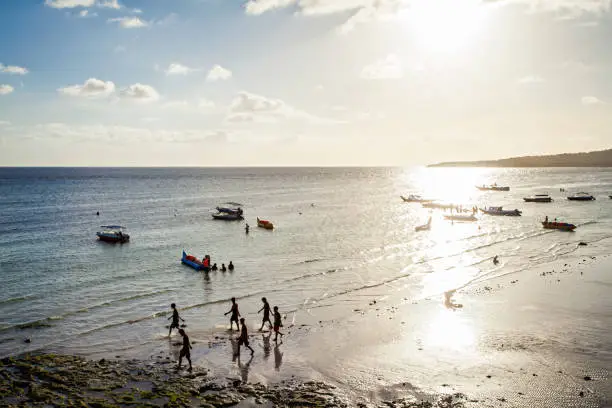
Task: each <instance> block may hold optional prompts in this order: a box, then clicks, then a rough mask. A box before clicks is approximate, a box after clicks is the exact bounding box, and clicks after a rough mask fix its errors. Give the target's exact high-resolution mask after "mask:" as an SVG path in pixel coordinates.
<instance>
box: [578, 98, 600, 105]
mask: <svg viewBox="0 0 612 408" xmlns="http://www.w3.org/2000/svg"><path fill="white" fill-rule="evenodd" d="M581 102H582V104H583V105H586V106H590V105H603V104H605V102H604V101H602V100H601V99H599V98H597V97H595V96H583V97H582V99H581Z"/></svg>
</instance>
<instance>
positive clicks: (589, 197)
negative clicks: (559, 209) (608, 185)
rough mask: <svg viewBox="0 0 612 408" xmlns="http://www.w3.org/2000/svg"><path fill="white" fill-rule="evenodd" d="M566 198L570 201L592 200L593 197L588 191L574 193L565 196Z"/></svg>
mask: <svg viewBox="0 0 612 408" xmlns="http://www.w3.org/2000/svg"><path fill="white" fill-rule="evenodd" d="M567 199H568V200H571V201H593V200H594V199H595V197H593V196H592V195H590V194H589V193H576V194H574V195H571V196H569V197H567Z"/></svg>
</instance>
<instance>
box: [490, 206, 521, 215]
mask: <svg viewBox="0 0 612 408" xmlns="http://www.w3.org/2000/svg"><path fill="white" fill-rule="evenodd" d="M480 211H482V212H483V213H485V214H488V215H505V216H509V217H518V216H520V215H521V212H520V211H519V210H516V209H514V210H504V209H503V208H502V207H489V208H481V209H480Z"/></svg>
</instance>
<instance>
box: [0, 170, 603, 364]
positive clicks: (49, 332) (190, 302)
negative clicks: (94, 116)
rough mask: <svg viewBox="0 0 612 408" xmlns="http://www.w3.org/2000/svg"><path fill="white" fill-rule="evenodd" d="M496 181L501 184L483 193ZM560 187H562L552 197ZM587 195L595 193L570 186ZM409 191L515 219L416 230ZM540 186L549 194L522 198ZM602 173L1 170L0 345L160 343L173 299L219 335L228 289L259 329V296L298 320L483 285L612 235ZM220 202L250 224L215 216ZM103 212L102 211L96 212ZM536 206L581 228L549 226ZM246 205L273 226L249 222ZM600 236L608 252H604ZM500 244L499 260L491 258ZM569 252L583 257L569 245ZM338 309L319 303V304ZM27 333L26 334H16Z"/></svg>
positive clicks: (439, 221) (80, 349)
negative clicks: (510, 212) (119, 238)
mask: <svg viewBox="0 0 612 408" xmlns="http://www.w3.org/2000/svg"><path fill="white" fill-rule="evenodd" d="M493 182H497V183H498V184H500V185H509V186H511V190H510V191H509V192H480V191H478V190H477V189H475V188H474V186H475V185H481V184H490V183H493ZM560 188H565V190H566V191H567V193H561V192H560V191H559V189H560ZM578 191H588V192H590V193H592V194H594V195H596V196H597V201H594V202H586V203H580V202H569V201H567V200H565V199H564V197H565V195H567V194H570V193H573V192H578ZM410 192H416V193H421V194H423V195H424V196H427V197H435V198H438V199H441V200H448V201H453V202H456V203H462V204H464V205H469V206H470V207H471V206H472V205H478V206H479V207H483V206H487V205H503V206H504V207H505V208H507V209H514V208H519V209H522V210H523V216H522V217H491V216H486V215H482V216H480V215H479V217H480V221H479V222H477V223H454V224H452V223H450V222H448V221H445V220H444V219H443V218H442V213H441V212H436V211H434V212H433V213H432V215H433V224H432V230H431V231H428V232H419V233H417V232H414V227H415V226H416V225H419V224H422V223H424V222H425V221H426V219H427V217H428V215H429V210H425V209H422V208H421V206H420V205H418V204H409V203H403V202H402V201H401V200H400V198H399V196H400V195H406V194H408V193H410ZM538 193H550V194H551V195H552V196H553V198H554V199H555V201H554V202H553V203H551V204H537V203H523V201H522V197H524V196H528V195H532V194H538ZM610 193H612V170H608V169H513V170H508V169H423V168H409V169H400V168H351V169H343V168H325V169H318V168H309V169H9V168H3V169H0V214H1V215H0V279H1V280H2V289H3V290H2V293H0V316H1V317H0V356H5V355H9V354H16V353H20V352H23V351H28V350H36V349H40V348H54V349H60V350H62V351H67V352H76V353H82V354H89V353H94V352H95V353H104V352H108V353H115V352H119V351H121V352H123V351H126V352H129V351H130V350H134V349H139V348H151V347H155V345H156V344H159V343H160V342H161V341H162V338H163V336H164V335H167V331H166V330H167V329H166V328H165V325H166V324H167V323H166V320H165V319H166V318H167V317H168V316H169V315H168V311H169V304H170V303H171V302H176V303H177V304H178V306H179V309H181V310H182V311H181V314H182V316H183V317H184V318H185V319H186V320H187V324H188V327H189V328H190V330H198V331H200V332H202V331H206V332H211V333H214V332H217V331H223V330H224V329H223V327H224V325H226V324H227V320H226V319H227V318H226V317H224V316H223V312H225V311H227V310H229V302H228V299H229V298H230V297H232V296H236V297H237V298H239V304H240V310H241V312H242V314H243V316H244V317H245V318H247V320H248V321H249V322H250V325H251V326H253V327H258V323H259V316H258V315H257V314H256V312H257V310H259V308H260V304H261V302H260V300H259V299H260V298H261V297H262V296H267V297H268V299H269V300H270V302H271V304H272V305H279V306H280V308H281V311H283V313H286V314H287V316H288V320H289V321H290V322H292V323H294V324H296V325H299V324H300V322H303V321H306V320H308V319H311V320H312V318H313V317H314V318H315V319H316V320H322V321H329V320H331V319H334V320H342V319H347V318H349V316H350V315H351V313H352V311H353V309H354V308H355V307H357V306H360V305H363V304H364V303H366V304H367V302H368V299H370V298H375V297H380V296H384V295H385V294H388V293H395V292H398V291H401V293H402V295H403V296H406V297H408V298H410V299H416V300H418V299H422V298H425V297H428V296H432V295H439V294H442V293H443V292H445V291H447V290H450V289H456V288H461V287H464V286H465V285H469V284H470V283H480V282H487V281H488V280H490V279H493V278H495V277H496V276H500V275H504V274H511V273H515V272H517V271H522V270H526V269H529V268H532V267H535V266H537V265H541V264H544V263H547V262H550V261H553V260H555V259H558V258H560V257H572V256H574V255H573V253H574V251H576V250H577V248H578V247H577V243H578V242H580V241H585V242H587V243H597V242H607V241H604V240H605V239H606V238H609V237H611V236H612V232H611V231H612V229H611V228H610V227H611V226H612V200H610V199H608V195H609V194H610ZM225 202H238V203H242V204H243V205H244V209H245V215H246V218H247V220H246V221H247V222H248V223H249V224H250V225H251V233H250V234H249V235H246V234H245V233H244V222H223V221H214V220H212V218H211V217H210V211H211V209H212V208H214V207H215V206H216V205H219V204H221V203H225ZM96 211H100V216H96ZM545 215H548V216H549V217H551V218H554V217H558V218H559V219H560V220H564V221H569V222H572V223H575V224H576V225H578V226H579V227H578V229H577V230H576V232H574V233H563V232H558V231H546V230H543V229H542V228H541V225H540V224H539V221H541V220H542V219H543V218H544V216H545ZM256 217H261V218H266V219H270V220H271V221H273V222H274V224H275V226H276V229H275V230H274V231H266V230H262V229H258V228H256V220H255V219H256ZM104 224H122V225H126V226H127V227H128V228H129V232H130V234H131V237H132V240H131V242H130V243H128V244H125V245H110V244H105V243H102V242H98V241H97V240H96V238H95V233H96V231H97V230H99V226H100V225H104ZM183 249H185V250H187V251H188V252H192V253H194V254H195V255H196V256H198V257H202V256H203V255H205V254H210V255H211V257H212V261H213V262H216V263H218V264H219V266H220V265H221V263H222V262H223V263H226V264H227V263H228V262H229V261H230V260H232V261H233V262H234V264H235V265H236V270H235V271H234V272H232V273H230V272H227V273H221V272H214V273H210V274H208V275H206V274H202V273H198V272H195V271H194V270H192V269H190V268H188V267H186V266H184V265H182V264H181V263H180V256H181V251H182V250H183ZM610 249H611V248H609V247H608V244H605V245H602V246H601V252H602V253H610ZM495 255H500V256H501V264H500V265H497V266H495V265H493V263H492V262H491V259H492V257H493V256H495ZM575 256H578V255H575ZM332 304H334V305H341V307H336V308H335V309H334V311H333V313H329V312H326V313H325V314H318V313H317V311H318V310H319V309H321V310H322V309H323V308H324V307H325V306H329V305H332ZM26 337H27V338H31V339H32V343H30V344H26V343H24V342H23V339H24V338H26Z"/></svg>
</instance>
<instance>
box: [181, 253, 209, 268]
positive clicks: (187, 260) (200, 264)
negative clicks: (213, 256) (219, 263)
mask: <svg viewBox="0 0 612 408" xmlns="http://www.w3.org/2000/svg"><path fill="white" fill-rule="evenodd" d="M181 262H182V263H183V264H185V265H187V266H191V267H192V268H193V269H195V270H196V271H204V272H208V270H209V269H210V258H209V257H207V256H206V257H204V259H203V260H201V261H200V260H199V259H198V258H196V257H195V256H193V255H187V253H186V252H185V251H184V250H183V257H182V258H181Z"/></svg>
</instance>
